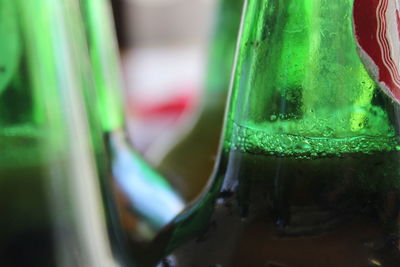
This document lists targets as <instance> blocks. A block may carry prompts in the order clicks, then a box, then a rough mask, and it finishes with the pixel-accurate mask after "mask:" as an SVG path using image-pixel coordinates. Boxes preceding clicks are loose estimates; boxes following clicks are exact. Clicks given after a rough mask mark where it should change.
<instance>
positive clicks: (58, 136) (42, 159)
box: [0, 0, 113, 267]
mask: <svg viewBox="0 0 400 267" xmlns="http://www.w3.org/2000/svg"><path fill="white" fill-rule="evenodd" d="M73 3H74V2H73V1H68V0H65V1H52V0H32V1H24V0H14V1H8V0H0V14H1V15H0V58H1V60H0V69H1V71H0V88H1V89H0V151H1V153H0V217H1V220H0V265H1V266H38V267H39V266H40V267H46V266H52V267H53V266H113V265H112V262H113V259H112V257H110V255H109V251H108V249H109V248H108V241H107V237H106V236H105V234H104V232H103V228H102V227H103V226H102V220H103V218H102V212H103V210H102V207H101V203H100V200H99V198H98V195H97V190H98V188H97V185H96V182H95V181H96V180H95V178H96V173H95V171H94V169H93V168H92V165H91V160H92V154H91V147H90V146H89V145H88V142H87V140H88V139H89V138H88V136H87V135H86V134H87V130H88V129H87V128H86V127H87V125H86V124H85V123H86V121H85V119H86V114H85V109H84V108H83V106H82V105H81V104H82V103H81V100H82V99H81V95H80V92H81V88H80V87H79V83H78V82H77V80H78V77H79V74H78V73H77V72H78V71H77V69H76V68H75V65H74V64H75V63H76V62H77V61H76V60H77V57H76V55H77V54H76V53H75V52H76V51H75V48H74V47H75V46H74V45H72V44H73V43H74V41H75V40H74V38H73V36H71V35H70V33H71V32H70V24H69V23H67V20H66V17H65V16H66V15H67V14H68V11H69V10H70V8H71V6H72V5H73ZM82 195H85V198H84V202H81V201H82V200H83V198H82ZM83 210H84V212H83ZM88 229H90V231H88ZM96 254H97V255H96Z"/></svg>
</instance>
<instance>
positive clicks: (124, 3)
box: [112, 0, 217, 164]
mask: <svg viewBox="0 0 400 267" xmlns="http://www.w3.org/2000/svg"><path fill="white" fill-rule="evenodd" d="M112 6H113V11H114V18H115V22H116V28H117V35H118V42H119V46H120V55H121V62H122V63H121V64H122V69H123V78H124V82H125V92H124V100H125V104H126V115H127V125H128V132H129V137H130V139H131V141H132V142H133V144H134V145H135V146H136V148H137V149H138V150H140V151H141V152H142V154H143V155H144V156H145V157H146V158H147V159H148V160H149V161H150V162H152V163H153V164H157V163H158V162H157V160H158V158H160V157H162V156H161V154H163V153H165V152H164V150H165V151H167V150H168V149H169V148H168V147H170V146H172V144H173V143H174V142H176V140H177V139H179V138H181V137H182V135H184V133H185V131H187V130H186V129H187V128H189V127H190V126H189V125H190V124H191V121H192V120H194V119H195V117H196V112H197V111H198V109H199V108H200V107H199V103H200V99H201V97H202V95H203V89H204V88H203V87H204V86H203V79H204V76H205V66H206V63H207V50H208V46H209V42H210V37H211V35H212V32H213V26H214V24H215V14H216V9H217V0H190V1H188V0H112ZM149 151H151V152H149ZM159 154H160V155H159Z"/></svg>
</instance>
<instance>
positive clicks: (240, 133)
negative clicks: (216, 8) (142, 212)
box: [144, 0, 400, 267]
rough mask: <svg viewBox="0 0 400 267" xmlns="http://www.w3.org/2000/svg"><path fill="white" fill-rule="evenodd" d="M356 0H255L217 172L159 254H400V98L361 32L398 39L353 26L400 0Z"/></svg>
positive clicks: (191, 257) (359, 258)
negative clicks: (355, 21)
mask: <svg viewBox="0 0 400 267" xmlns="http://www.w3.org/2000/svg"><path fill="white" fill-rule="evenodd" d="M355 2H357V0H354V1H353V0H340V1H331V0H248V1H246V3H245V16H244V18H243V22H242V30H241V35H240V46H239V51H238V55H237V60H236V63H235V72H234V76H233V79H234V80H233V88H232V92H231V95H230V107H229V109H228V113H227V116H226V120H225V130H224V135H223V142H222V143H221V149H220V154H219V159H218V162H217V165H216V167H215V171H214V175H213V180H212V183H211V184H210V186H209V188H208V191H207V192H205V193H204V194H203V196H202V198H201V199H200V200H199V201H197V202H196V203H194V204H193V205H191V206H190V207H189V208H188V209H187V210H186V211H185V212H184V213H183V214H181V215H180V216H178V217H177V218H176V219H175V220H174V221H173V223H172V224H171V225H170V226H169V227H168V228H166V229H164V231H163V232H162V233H161V234H160V235H159V236H158V238H157V239H156V241H155V242H154V243H153V244H152V246H151V247H150V248H149V253H148V254H147V255H146V256H145V257H144V258H145V259H144V261H147V264H148V266H154V265H155V264H156V262H158V265H157V266H163V267H167V266H174V267H175V266H192V267H200V266H219V267H221V266H223V267H226V266H238V267H239V266H251V267H258V266H260V267H261V266H269V267H272V266H282V267H283V266H285V267H289V266H291V267H294V266H296V267H299V266H301V267H305V266H307V267H317V266H318V267H321V266H324V267H326V266H332V267H333V266H346V267H347V266H353V267H354V266H399V265H400V251H399V246H398V244H399V230H400V221H399V215H400V205H399V203H400V190H399V189H400V165H399V157H400V155H399V149H400V146H399V134H398V133H399V119H398V118H399V110H400V109H399V104H398V103H397V102H398V100H396V99H394V98H391V97H389V96H387V95H386V94H385V93H384V90H381V88H382V87H381V86H382V84H386V86H387V87H388V88H389V89H390V88H391V85H392V84H391V83H390V82H387V83H383V82H382V81H385V79H386V78H387V77H386V76H384V75H382V72H378V70H379V69H377V68H379V67H380V64H378V63H376V65H375V66H377V67H375V68H374V67H373V66H372V67H371V65H372V64H368V62H369V63H371V61H372V60H374V59H376V58H375V57H374V56H372V57H366V56H365V54H363V53H361V54H362V55H363V56H362V57H360V56H359V54H358V51H360V49H359V48H358V44H357V42H359V43H360V44H361V45H360V47H364V48H366V50H364V51H372V50H373V49H370V48H371V47H373V45H372V41H373V39H374V38H376V37H379V38H382V39H383V40H386V41H390V40H387V39H389V38H387V37H385V36H387V35H384V34H382V32H384V31H383V30H382V29H384V27H385V25H384V24H382V25H383V26H382V25H379V27H376V25H375V27H370V28H366V27H363V26H360V25H358V24H355V25H354V26H353V12H355V13H358V11H359V10H358V8H360V7H361V8H364V9H365V11H366V12H367V13H368V14H373V16H375V14H378V15H380V14H381V13H379V12H382V10H385V9H384V8H385V5H380V6H379V7H378V8H377V9H376V10H378V13H377V12H375V10H374V6H373V5H376V3H383V4H384V3H386V4H387V2H389V4H393V1H386V0H382V1H358V2H357V5H355V6H354V8H357V9H353V4H355ZM372 3H374V4H372ZM386 6H387V5H386ZM386 11H387V12H392V11H396V7H395V8H394V9H391V8H389V9H386ZM397 12H398V8H397ZM357 17H361V18H362V19H361V20H359V21H358V22H360V23H361V24H362V23H365V22H366V21H367V16H366V15H364V16H357ZM378 19H381V16H378ZM387 21H389V22H391V23H387V25H389V26H390V25H396V18H395V19H394V20H387ZM382 27H383V28H382ZM395 28H396V27H393V29H395ZM353 29H354V30H353ZM354 31H356V32H359V33H365V34H366V35H365V36H361V35H360V36H359V37H358V38H356V37H355V34H354ZM375 31H376V32H377V33H378V34H377V35H376V34H375ZM393 37H394V38H393V39H391V40H392V41H393V40H397V39H396V38H397V35H393ZM386 38H387V39H386ZM365 40H367V41H365ZM368 40H369V41H368ZM356 41H357V42H356ZM364 41H365V42H364ZM386 41H385V42H386ZM385 42H383V43H385ZM396 42H397V43H396ZM381 43H382V42H381ZM394 44H395V45H397V46H398V44H399V42H398V41H395V43H394ZM395 47H396V46H395ZM393 51H394V52H391V53H392V54H390V53H388V50H384V52H383V54H385V55H386V56H393V55H395V54H394V53H397V52H396V51H397V50H393ZM362 59H363V60H365V61H366V62H367V64H365V65H364V64H363V62H362ZM371 59H372V60H371ZM384 61H385V62H390V60H388V58H387V57H386V58H384ZM375 62H380V61H379V60H375ZM367 69H368V70H372V72H371V75H370V74H369V72H368V71H367ZM379 73H380V76H379V82H378V80H377V81H376V80H375V79H373V78H371V77H375V78H376V77H377V75H378V74H379ZM393 77H395V75H394V76H393ZM388 91H389V90H387V91H386V92H387V93H388V95H390V93H389V92H388ZM395 92H396V91H395ZM393 94H394V95H396V93H393ZM392 97H393V95H392ZM393 99H394V100H396V101H393Z"/></svg>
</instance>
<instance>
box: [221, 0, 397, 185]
mask: <svg viewBox="0 0 400 267" xmlns="http://www.w3.org/2000/svg"><path fill="white" fill-rule="evenodd" d="M352 12H353V1H352V0H349V1H326V0H319V1H314V0H313V1H311V0H302V1H295V0H282V1H270V2H269V3H268V4H265V1H262V0H255V1H246V2H245V14H244V17H243V21H242V29H241V33H240V41H239V48H238V52H237V57H236V62H235V71H234V74H233V82H232V88H231V96H230V100H229V103H230V106H229V108H228V112H227V115H226V118H225V128H224V129H225V130H224V136H223V141H222V143H221V148H220V156H219V161H218V162H219V166H218V167H217V168H216V170H217V171H216V175H217V176H224V177H225V181H224V182H223V183H222V182H216V183H217V184H224V186H223V187H232V186H235V184H237V183H238V182H237V180H238V179H237V177H238V173H240V170H241V169H245V168H246V165H249V161H248V160H244V159H243V158H246V157H247V155H253V156H255V155H257V157H259V156H262V157H275V158H276V159H277V158H279V157H286V158H293V159H307V160H312V159H316V158H326V157H342V156H344V155H350V154H357V153H358V154H371V153H376V152H391V151H395V150H396V145H397V139H396V132H395V129H394V126H393V124H394V122H393V116H392V113H393V110H392V109H393V106H392V104H390V101H389V100H388V99H387V97H385V96H384V94H382V92H381V90H380V89H379V88H378V86H377V84H376V82H375V81H374V80H373V79H372V78H371V77H370V75H369V74H368V72H367V70H366V68H365V66H364V64H363V63H362V62H361V59H360V57H359V55H358V53H357V45H356V40H355V37H354V34H353V17H352ZM249 160H250V159H249ZM251 160H255V158H253V159H251ZM250 165H251V164H250ZM221 173H223V175H221ZM242 178H243V177H242ZM217 179H218V178H217ZM222 190H224V189H222Z"/></svg>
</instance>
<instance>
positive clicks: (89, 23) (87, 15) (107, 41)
mask: <svg viewBox="0 0 400 267" xmlns="http://www.w3.org/2000/svg"><path fill="white" fill-rule="evenodd" d="M80 6H81V9H82V14H83V18H84V21H85V28H86V37H87V43H88V48H89V53H90V61H91V66H92V72H93V75H94V85H95V92H92V91H91V90H90V88H88V89H87V90H86V102H87V106H89V109H90V110H91V111H94V112H93V113H97V114H94V115H93V116H94V117H97V118H94V121H99V123H100V125H101V129H100V131H101V139H102V143H103V144H104V145H105V150H106V151H107V156H108V158H106V159H105V161H104V159H102V158H101V157H99V159H98V161H99V163H98V165H99V168H103V166H102V165H104V164H105V165H107V166H108V167H109V173H107V170H104V171H105V173H106V175H103V176H104V177H103V179H102V184H103V194H104V196H105V198H106V199H107V202H108V203H107V205H108V210H109V213H110V214H109V222H110V227H111V229H110V230H111V231H116V229H118V228H120V227H121V226H122V228H123V229H122V230H123V233H122V235H123V236H125V238H128V239H131V240H132V241H134V242H133V243H136V244H138V243H139V242H141V241H148V240H150V239H151V238H152V237H154V235H155V234H156V232H157V231H158V230H159V229H160V228H161V227H163V226H164V225H166V224H167V223H169V222H170V221H171V219H172V218H173V217H174V216H176V214H178V213H179V212H180V211H181V210H182V208H183V206H184V204H183V201H182V199H181V198H180V196H179V195H178V194H177V193H176V192H175V190H174V189H173V188H172V187H171V186H170V185H169V184H168V182H167V181H166V180H165V179H164V177H162V176H161V175H160V174H158V173H157V172H156V171H155V170H153V169H152V168H151V166H149V164H148V163H146V162H145V161H144V160H143V159H142V158H141V156H140V155H139V154H138V153H137V152H136V151H135V150H134V149H133V148H132V146H131V144H130V143H129V141H128V139H127V137H126V136H125V118H124V112H123V104H122V97H121V93H122V92H121V90H122V82H121V79H120V73H121V72H120V63H119V60H118V48H117V44H116V38H115V32H114V25H113V23H112V12H111V8H110V5H109V2H108V1H106V0H80ZM93 124H94V127H96V123H93ZM102 162H103V163H102ZM112 225H114V226H112ZM118 235H121V233H120V234H117V236H118ZM121 238H122V239H124V237H120V239H121Z"/></svg>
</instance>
